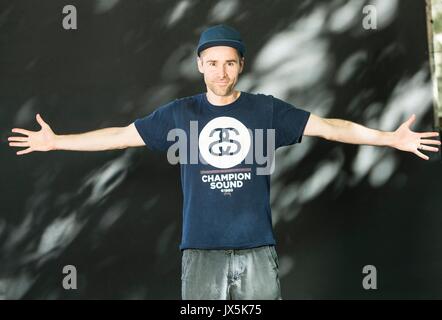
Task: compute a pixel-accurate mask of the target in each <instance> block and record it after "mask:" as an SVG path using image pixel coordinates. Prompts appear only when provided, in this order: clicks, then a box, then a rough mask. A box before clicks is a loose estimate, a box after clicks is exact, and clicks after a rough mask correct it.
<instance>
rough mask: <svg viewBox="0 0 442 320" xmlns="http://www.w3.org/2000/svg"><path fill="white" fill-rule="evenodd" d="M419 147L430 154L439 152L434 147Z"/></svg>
mask: <svg viewBox="0 0 442 320" xmlns="http://www.w3.org/2000/svg"><path fill="white" fill-rule="evenodd" d="M421 147H422V150H425V151H431V152H438V151H439V149H438V148H435V147H429V146H424V145H421Z"/></svg>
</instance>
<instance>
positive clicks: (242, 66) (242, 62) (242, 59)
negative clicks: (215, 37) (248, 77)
mask: <svg viewBox="0 0 442 320" xmlns="http://www.w3.org/2000/svg"><path fill="white" fill-rule="evenodd" d="M239 63H240V66H241V67H240V69H239V73H241V72H242V70H243V69H244V57H242V58H241V59H240V60H239Z"/></svg>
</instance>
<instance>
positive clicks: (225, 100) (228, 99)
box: [207, 90, 241, 107]
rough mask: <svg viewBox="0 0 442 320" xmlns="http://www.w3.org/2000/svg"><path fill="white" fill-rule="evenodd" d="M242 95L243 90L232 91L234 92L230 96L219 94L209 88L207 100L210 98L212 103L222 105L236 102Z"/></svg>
mask: <svg viewBox="0 0 442 320" xmlns="http://www.w3.org/2000/svg"><path fill="white" fill-rule="evenodd" d="M240 95H241V92H240V91H237V90H234V91H232V94H230V95H228V96H217V95H216V94H214V93H213V92H212V91H210V90H207V100H209V102H210V103H211V104H213V105H215V106H220V107H222V106H224V105H227V104H230V103H232V102H234V101H235V100H236V99H238V98H239V96H240Z"/></svg>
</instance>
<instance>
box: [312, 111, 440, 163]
mask: <svg viewBox="0 0 442 320" xmlns="http://www.w3.org/2000/svg"><path fill="white" fill-rule="evenodd" d="M415 119H416V116H415V115H414V114H413V115H412V116H411V117H410V118H409V119H408V120H407V121H405V122H404V123H403V124H402V125H401V126H400V127H399V128H398V129H397V130H396V131H394V132H385V131H379V130H374V129H370V128H367V127H364V126H362V125H360V124H357V123H354V122H351V121H347V120H342V119H324V118H321V117H318V116H316V115H314V114H311V115H310V118H309V120H308V122H307V125H306V127H305V130H304V135H306V136H318V137H321V138H324V139H327V140H332V141H338V142H344V143H351V144H366V145H373V146H387V147H392V148H396V149H398V150H402V151H408V152H412V153H414V154H416V155H417V156H419V157H421V158H422V159H424V160H428V159H429V157H428V156H426V155H425V154H423V153H422V152H421V151H431V152H438V151H439V149H438V148H436V147H431V146H430V145H437V146H439V145H440V144H441V142H440V141H439V140H436V139H428V138H431V137H437V136H438V135H439V133H438V132H414V131H411V130H410V126H411V125H412V124H413V122H414V121H415ZM419 150H421V151H419Z"/></svg>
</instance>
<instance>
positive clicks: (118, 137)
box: [8, 114, 145, 155]
mask: <svg viewBox="0 0 442 320" xmlns="http://www.w3.org/2000/svg"><path fill="white" fill-rule="evenodd" d="M36 119H37V122H38V123H39V124H40V126H41V130H40V131H29V130H25V129H21V128H14V129H12V132H15V133H21V134H23V135H24V136H12V137H9V138H8V140H9V146H10V147H27V149H24V150H20V151H18V152H17V155H22V154H26V153H30V152H33V151H52V150H71V151H103V150H113V149H124V148H128V147H138V146H144V145H145V144H144V142H143V140H142V139H141V137H140V135H139V134H138V132H137V129H136V128H135V126H134V124H133V123H132V124H130V125H128V126H127V127H112V128H104V129H99V130H95V131H89V132H85V133H79V134H69V135H57V134H55V133H54V132H53V131H52V129H51V127H50V126H49V125H48V124H47V123H46V122H45V121H44V120H43V118H42V117H41V116H40V114H37V116H36Z"/></svg>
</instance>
